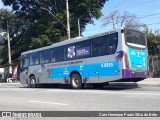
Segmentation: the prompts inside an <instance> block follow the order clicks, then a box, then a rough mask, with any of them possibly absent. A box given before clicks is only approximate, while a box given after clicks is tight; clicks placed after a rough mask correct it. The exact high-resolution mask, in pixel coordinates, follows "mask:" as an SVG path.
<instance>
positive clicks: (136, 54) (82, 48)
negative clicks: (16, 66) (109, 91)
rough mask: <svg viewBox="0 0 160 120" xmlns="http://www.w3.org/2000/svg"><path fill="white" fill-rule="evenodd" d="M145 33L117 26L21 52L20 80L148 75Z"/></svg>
mask: <svg viewBox="0 0 160 120" xmlns="http://www.w3.org/2000/svg"><path fill="white" fill-rule="evenodd" d="M147 57H148V51H147V40H146V37H145V34H144V33H142V32H140V31H137V30H133V29H130V28H120V29H117V30H113V31H109V32H105V33H102V34H97V35H93V36H90V37H83V38H79V39H70V40H65V41H62V42H59V43H55V44H53V45H50V46H47V47H43V48H39V49H35V50H30V51H27V52H23V53H22V54H21V74H20V82H21V83H22V84H28V85H29V86H30V87H36V86H37V85H39V84H70V85H71V86H72V87H73V88H75V89H79V88H82V87H83V85H84V84H87V83H89V84H92V85H93V86H95V87H96V86H103V85H105V84H108V83H109V82H113V81H123V82H124V81H126V82H137V81H140V80H143V79H145V78H146V77H147V76H148V65H147V63H148V61H147Z"/></svg>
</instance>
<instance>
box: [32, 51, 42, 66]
mask: <svg viewBox="0 0 160 120" xmlns="http://www.w3.org/2000/svg"><path fill="white" fill-rule="evenodd" d="M39 63H40V54H39V53H38V52H35V53H32V54H31V55H30V65H38V64H39Z"/></svg>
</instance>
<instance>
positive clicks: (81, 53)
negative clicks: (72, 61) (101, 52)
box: [76, 40, 91, 59]
mask: <svg viewBox="0 0 160 120" xmlns="http://www.w3.org/2000/svg"><path fill="white" fill-rule="evenodd" d="M90 54H91V53H90V40H85V41H81V42H78V43H76V58H77V59H80V58H86V57H89V56H90Z"/></svg>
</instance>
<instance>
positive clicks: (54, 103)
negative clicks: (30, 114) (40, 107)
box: [29, 101, 68, 105]
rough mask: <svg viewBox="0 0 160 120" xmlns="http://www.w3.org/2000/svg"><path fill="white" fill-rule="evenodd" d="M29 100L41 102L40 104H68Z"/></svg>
mask: <svg viewBox="0 0 160 120" xmlns="http://www.w3.org/2000/svg"><path fill="white" fill-rule="evenodd" d="M29 102H34V103H42V104H54V105H68V104H65V103H53V102H45V101H29Z"/></svg>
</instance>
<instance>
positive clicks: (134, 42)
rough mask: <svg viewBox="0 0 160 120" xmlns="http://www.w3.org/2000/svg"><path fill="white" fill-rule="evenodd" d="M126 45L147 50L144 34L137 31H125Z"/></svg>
mask: <svg viewBox="0 0 160 120" xmlns="http://www.w3.org/2000/svg"><path fill="white" fill-rule="evenodd" d="M125 38H126V43H127V45H129V46H132V47H138V48H145V47H146V41H147V40H146V37H145V34H144V33H143V32H140V31H136V30H133V29H125Z"/></svg>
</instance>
